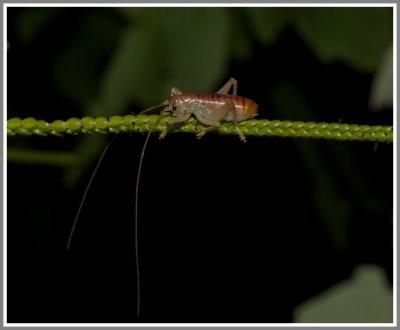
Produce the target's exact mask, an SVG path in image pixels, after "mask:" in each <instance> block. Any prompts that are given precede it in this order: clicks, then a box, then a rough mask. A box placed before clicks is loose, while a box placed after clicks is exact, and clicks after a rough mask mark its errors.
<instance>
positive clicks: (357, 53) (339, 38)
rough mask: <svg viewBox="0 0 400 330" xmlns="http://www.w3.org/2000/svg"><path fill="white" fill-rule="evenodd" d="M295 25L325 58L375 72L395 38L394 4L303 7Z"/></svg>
mask: <svg viewBox="0 0 400 330" xmlns="http://www.w3.org/2000/svg"><path fill="white" fill-rule="evenodd" d="M294 23H295V27H296V29H297V31H298V32H299V33H300V34H301V36H302V37H303V38H304V40H305V41H306V42H307V43H308V45H309V46H310V47H311V48H312V49H313V50H314V52H315V54H316V55H317V56H318V57H319V58H320V59H321V60H322V61H324V62H326V63H330V62H333V61H344V62H346V63H347V64H349V65H351V66H353V67H354V68H355V69H357V70H360V71H366V72H374V71H375V70H376V69H377V67H378V65H379V64H380V62H381V58H382V54H383V52H384V50H385V49H387V47H388V46H389V45H390V43H391V41H392V9H391V8H301V9H297V15H296V19H295V22H294Z"/></svg>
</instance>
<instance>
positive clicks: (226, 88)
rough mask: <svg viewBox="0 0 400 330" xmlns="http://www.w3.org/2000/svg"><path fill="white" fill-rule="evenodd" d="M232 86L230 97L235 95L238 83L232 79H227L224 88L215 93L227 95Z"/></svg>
mask: <svg viewBox="0 0 400 330" xmlns="http://www.w3.org/2000/svg"><path fill="white" fill-rule="evenodd" d="M232 86H233V93H232V95H235V96H236V95H237V88H238V83H237V80H236V79H234V78H231V79H229V80H228V81H227V82H226V83H225V85H224V86H222V87H221V89H220V90H218V91H217V94H229V91H230V90H231V88H232Z"/></svg>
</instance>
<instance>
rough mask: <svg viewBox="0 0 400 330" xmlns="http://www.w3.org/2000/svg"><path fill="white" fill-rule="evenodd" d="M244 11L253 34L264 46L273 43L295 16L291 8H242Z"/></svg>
mask: <svg viewBox="0 0 400 330" xmlns="http://www.w3.org/2000/svg"><path fill="white" fill-rule="evenodd" d="M244 11H245V14H246V16H247V18H248V20H249V22H250V26H251V28H252V30H253V33H254V34H255V35H256V37H257V38H258V39H259V41H260V42H261V43H263V44H264V45H266V46H268V45H270V44H272V43H273V42H275V40H276V39H277V38H278V37H279V34H280V32H281V30H282V29H283V28H284V27H285V26H286V25H287V24H288V23H290V22H291V21H292V20H293V15H294V14H295V11H294V10H293V9H291V8H290V9H289V8H244Z"/></svg>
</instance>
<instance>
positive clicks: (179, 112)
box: [159, 104, 192, 139]
mask: <svg viewBox="0 0 400 330" xmlns="http://www.w3.org/2000/svg"><path fill="white" fill-rule="evenodd" d="M191 115H192V109H191V107H188V106H187V105H185V104H180V105H178V106H176V108H175V109H174V110H172V117H173V118H171V119H170V120H169V121H168V122H167V127H166V129H165V131H164V132H162V133H161V134H160V136H159V138H160V139H163V138H165V136H166V135H167V133H168V131H169V130H170V129H171V127H172V126H174V125H175V124H179V123H183V122H185V121H188V120H189V118H190V116H191Z"/></svg>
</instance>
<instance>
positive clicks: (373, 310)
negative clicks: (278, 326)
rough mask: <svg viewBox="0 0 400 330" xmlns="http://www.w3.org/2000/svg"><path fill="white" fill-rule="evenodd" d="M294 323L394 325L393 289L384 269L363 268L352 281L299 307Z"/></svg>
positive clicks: (335, 287) (356, 270)
mask: <svg viewBox="0 0 400 330" xmlns="http://www.w3.org/2000/svg"><path fill="white" fill-rule="evenodd" d="M294 319H295V322H305V323H351V322H354V323H355V322H357V323H372V322H376V323H378V322H379V323H391V322H393V293H392V289H391V288H390V287H389V285H388V283H387V279H386V276H385V273H384V272H383V270H382V268H380V267H378V266H373V265H362V266H359V267H357V268H356V269H355V271H354V275H353V276H352V278H351V279H350V280H347V281H345V282H343V283H340V284H337V285H335V286H334V287H333V288H330V289H329V290H327V291H325V292H324V293H322V294H320V295H319V296H317V297H314V298H312V299H310V300H309V301H307V302H305V303H303V304H302V305H300V306H299V307H297V310H295V317H294Z"/></svg>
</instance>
